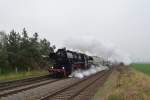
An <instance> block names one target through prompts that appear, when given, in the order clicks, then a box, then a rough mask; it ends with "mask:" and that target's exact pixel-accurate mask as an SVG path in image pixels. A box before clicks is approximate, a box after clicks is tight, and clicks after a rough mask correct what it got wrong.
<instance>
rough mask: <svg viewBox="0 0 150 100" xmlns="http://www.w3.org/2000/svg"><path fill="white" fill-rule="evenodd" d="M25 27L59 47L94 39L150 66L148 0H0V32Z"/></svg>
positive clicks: (149, 3)
mask: <svg viewBox="0 0 150 100" xmlns="http://www.w3.org/2000/svg"><path fill="white" fill-rule="evenodd" d="M23 27H26V28H27V30H28V31H29V32H39V35H40V36H42V37H46V38H47V39H48V40H49V41H52V42H53V43H55V44H56V45H59V46H61V45H62V44H63V41H64V40H65V39H66V38H70V37H71V38H73V37H79V36H80V37H93V38H95V39H96V40H103V41H106V42H111V43H113V44H115V45H116V46H117V47H118V48H120V49H121V50H123V51H124V52H126V53H128V54H129V55H130V56H131V57H132V59H134V60H135V61H139V60H140V61H146V62H150V44H149V43H150V29H149V28H150V1H149V0H0V30H4V31H6V32H9V31H10V30H11V29H15V30H16V31H21V30H22V29H23Z"/></svg>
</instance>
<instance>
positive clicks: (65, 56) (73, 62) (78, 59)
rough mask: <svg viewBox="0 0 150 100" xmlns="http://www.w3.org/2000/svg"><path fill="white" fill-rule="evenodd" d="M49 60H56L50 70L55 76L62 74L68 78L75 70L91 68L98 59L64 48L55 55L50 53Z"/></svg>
mask: <svg viewBox="0 0 150 100" xmlns="http://www.w3.org/2000/svg"><path fill="white" fill-rule="evenodd" d="M49 58H51V59H53V60H54V64H53V66H52V67H50V68H48V71H49V72H52V73H53V75H54V76H55V75H60V74H61V75H63V76H65V77H68V76H69V75H70V74H71V73H72V72H73V71H74V70H77V69H88V68H90V67H91V65H93V64H94V63H93V62H94V59H95V58H97V57H93V56H88V55H86V54H84V53H78V52H74V51H70V50H66V48H62V49H58V50H57V52H55V53H50V55H49ZM102 63H103V64H104V63H105V62H104V61H102Z"/></svg>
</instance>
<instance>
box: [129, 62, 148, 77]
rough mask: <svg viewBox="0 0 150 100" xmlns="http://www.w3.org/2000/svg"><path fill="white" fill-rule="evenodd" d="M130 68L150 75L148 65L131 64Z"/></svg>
mask: <svg viewBox="0 0 150 100" xmlns="http://www.w3.org/2000/svg"><path fill="white" fill-rule="evenodd" d="M130 67H132V68H134V69H136V70H138V71H141V72H143V73H145V74H147V75H150V64H131V65H130Z"/></svg>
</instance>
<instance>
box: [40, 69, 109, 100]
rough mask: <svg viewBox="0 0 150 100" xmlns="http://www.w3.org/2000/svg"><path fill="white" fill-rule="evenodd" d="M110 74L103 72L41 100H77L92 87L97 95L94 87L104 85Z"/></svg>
mask: <svg viewBox="0 0 150 100" xmlns="http://www.w3.org/2000/svg"><path fill="white" fill-rule="evenodd" d="M109 73H110V71H102V72H100V73H97V74H95V75H92V76H90V77H88V78H85V79H82V80H80V81H77V82H75V83H73V84H71V85H69V86H67V87H64V88H62V89H60V90H58V91H55V92H54V93H50V94H49V95H47V96H45V97H43V98H41V99H40V100H73V99H75V98H76V99H77V97H78V96H80V94H81V93H83V92H85V91H87V90H88V88H91V87H93V92H92V93H93V95H94V93H95V92H94V90H95V91H96V89H94V87H95V86H98V85H99V83H103V82H104V81H105V79H106V78H107V76H108V75H109ZM101 85H102V84H101ZM96 88H97V87H96ZM89 93H91V91H89V92H88V93H87V92H86V94H83V95H82V98H83V96H84V97H87V96H86V95H89ZM89 98H90V97H88V98H87V99H86V100H88V99H89ZM76 99H75V100H76ZM78 100H85V99H84V98H83V99H81V98H78ZM89 100H90V99H89Z"/></svg>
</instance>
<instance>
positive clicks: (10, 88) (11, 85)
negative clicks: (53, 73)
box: [0, 75, 58, 98]
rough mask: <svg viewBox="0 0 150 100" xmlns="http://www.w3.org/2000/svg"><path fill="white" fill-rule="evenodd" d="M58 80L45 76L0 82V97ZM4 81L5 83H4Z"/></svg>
mask: <svg viewBox="0 0 150 100" xmlns="http://www.w3.org/2000/svg"><path fill="white" fill-rule="evenodd" d="M56 81H58V79H52V78H50V77H48V75H46V76H40V77H35V78H28V79H23V80H17V81H8V82H3V83H0V98H1V97H6V96H8V95H12V94H16V93H18V92H21V91H25V90H29V89H32V88H36V87H39V86H42V85H46V84H50V83H53V82H56ZM5 83H6V84H5ZM3 85H4V86H3Z"/></svg>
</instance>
